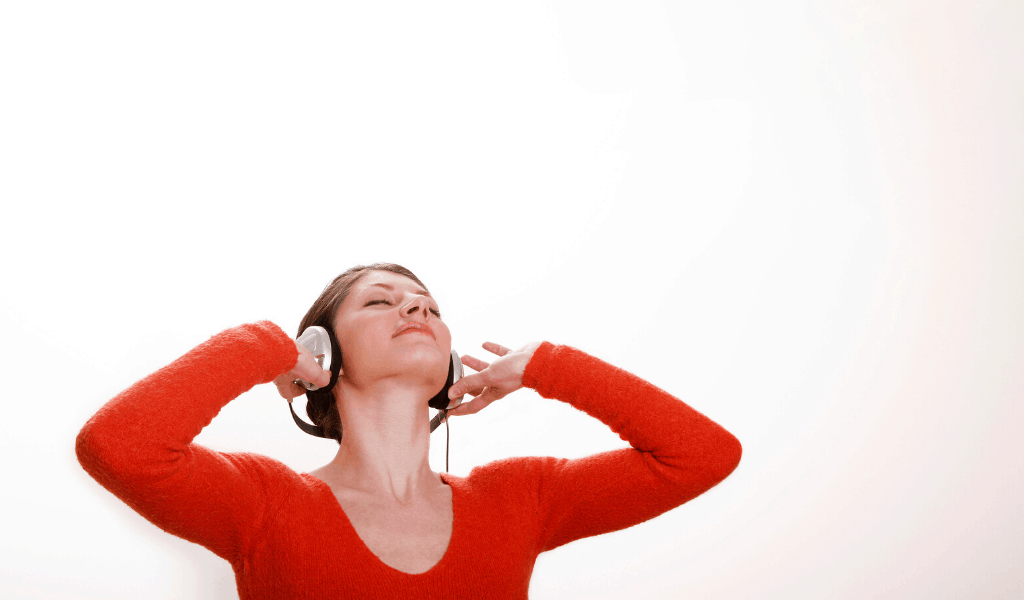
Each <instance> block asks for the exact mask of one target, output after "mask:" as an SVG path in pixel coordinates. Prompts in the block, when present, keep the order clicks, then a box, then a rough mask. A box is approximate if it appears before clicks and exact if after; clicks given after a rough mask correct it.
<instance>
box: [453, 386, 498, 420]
mask: <svg viewBox="0 0 1024 600" xmlns="http://www.w3.org/2000/svg"><path fill="white" fill-rule="evenodd" d="M496 399H497V398H495V397H494V396H493V395H491V394H489V393H487V390H484V392H482V393H481V394H480V395H479V396H477V397H476V398H473V399H472V400H470V401H469V402H463V403H462V404H460V405H459V406H458V407H457V408H453V409H452V410H450V411H448V416H451V417H461V416H464V415H473V414H476V413H478V412H480V411H481V410H483V409H485V408H487V405H489V404H490V403H491V402H494V401H495V400H496Z"/></svg>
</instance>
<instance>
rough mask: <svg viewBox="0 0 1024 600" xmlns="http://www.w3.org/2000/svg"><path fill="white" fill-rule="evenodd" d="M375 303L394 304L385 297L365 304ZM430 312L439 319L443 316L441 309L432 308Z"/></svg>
mask: <svg viewBox="0 0 1024 600" xmlns="http://www.w3.org/2000/svg"><path fill="white" fill-rule="evenodd" d="M374 304H387V305H388V306H393V304H391V301H390V300H385V299H383V298H377V299H375V300H370V301H368V302H367V303H366V304H364V305H363V306H372V305H374ZM430 312H431V313H433V315H434V316H435V317H437V318H438V319H440V318H441V311H439V310H437V309H436V308H431V309H430Z"/></svg>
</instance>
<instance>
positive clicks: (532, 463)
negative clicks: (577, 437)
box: [463, 456, 567, 500]
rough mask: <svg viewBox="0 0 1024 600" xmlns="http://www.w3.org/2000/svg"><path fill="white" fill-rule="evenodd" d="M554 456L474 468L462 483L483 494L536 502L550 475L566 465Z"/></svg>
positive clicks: (505, 460) (511, 458) (531, 457)
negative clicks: (523, 497)
mask: <svg viewBox="0 0 1024 600" xmlns="http://www.w3.org/2000/svg"><path fill="white" fill-rule="evenodd" d="M566 460H567V459H564V458H554V457H551V456H514V457H510V458H503V459H500V460H495V461H492V462H489V463H487V464H485V465H481V466H478V467H473V469H472V470H471V471H470V472H469V475H468V476H466V477H465V478H464V479H463V483H464V484H465V485H466V486H468V487H470V488H472V489H474V490H476V491H479V492H482V493H499V494H501V495H504V496H508V495H515V496H519V497H522V496H528V497H529V498H531V499H534V500H535V499H536V498H537V494H538V491H539V490H540V488H541V486H542V485H543V482H544V478H545V476H546V475H547V474H549V473H551V472H553V471H554V470H555V469H557V468H558V465H559V464H561V463H562V462H564V461H566Z"/></svg>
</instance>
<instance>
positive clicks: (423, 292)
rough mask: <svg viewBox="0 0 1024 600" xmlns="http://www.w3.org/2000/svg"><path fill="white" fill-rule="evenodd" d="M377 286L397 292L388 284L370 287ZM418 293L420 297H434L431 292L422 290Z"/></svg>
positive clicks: (377, 284) (372, 284) (371, 285)
mask: <svg viewBox="0 0 1024 600" xmlns="http://www.w3.org/2000/svg"><path fill="white" fill-rule="evenodd" d="M375 285H376V286H379V287H382V288H386V289H389V290H391V291H395V288H394V286H391V285H388V284H386V283H371V284H370V285H369V286H368V287H373V286H375ZM416 293H417V294H419V295H420V296H427V297H430V298H433V296H431V295H430V292H428V291H427V290H420V291H418V292H416Z"/></svg>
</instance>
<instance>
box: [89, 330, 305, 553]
mask: <svg viewBox="0 0 1024 600" xmlns="http://www.w3.org/2000/svg"><path fill="white" fill-rule="evenodd" d="M297 361H298V351H297V350H296V348H295V343H294V342H293V341H292V340H291V338H290V337H288V335H287V334H286V333H285V332H284V331H282V330H281V329H280V328H279V327H277V326H276V325H274V324H273V323H270V322H269V321H261V322H259V323H255V324H249V325H242V326H240V327H236V328H233V329H229V330H227V331H224V332H222V333H220V334H217V335H216V336H214V337H212V338H211V339H209V340H207V341H206V342H204V343H203V344H201V345H199V346H197V347H196V348H194V349H192V350H191V351H189V352H188V353H187V354H185V355H184V356H182V357H181V358H179V359H177V360H175V361H174V362H173V363H171V364H170V365H168V366H166V367H164V368H162V369H160V370H159V371H157V372H155V373H153V374H152V375H149V376H147V377H145V378H143V379H142V380H140V381H138V382H137V383H135V384H134V385H132V386H131V387H129V388H128V389H127V390H125V391H123V392H121V393H120V394H118V395H117V396H116V397H114V399H112V400H111V401H109V402H108V403H107V404H106V405H104V406H103V407H102V408H101V409H100V410H99V412H97V413H96V414H95V415H94V416H93V417H92V418H91V419H89V421H88V422H87V423H86V424H85V427H83V428H82V431H81V432H80V433H79V435H78V439H77V442H76V446H75V450H76V452H77V454H78V460H79V462H80V463H81V464H82V467H84V468H85V470H86V471H87V472H88V473H89V474H90V475H91V476H92V477H93V478H94V479H96V481H97V482H99V483H100V485H102V486H103V487H105V488H107V489H108V490H109V491H110V492H112V493H113V494H114V495H115V496H117V497H118V498H120V499H121V500H123V501H124V502H125V503H126V504H128V505H129V506H130V507H131V508H132V509H134V510H135V511H136V512H138V513H139V514H141V515H142V516H143V517H145V518H146V519H148V520H149V521H151V522H153V523H154V524H155V525H157V526H158V527H160V528H162V529H164V530H165V531H167V532H169V533H172V534H174V535H177V536H179V537H182V538H185V539H187V540H190V541H193V542H196V543H199V544H202V545H203V546H206V547H207V548H209V549H210V550H212V551H213V552H215V553H216V554H218V555H219V556H221V557H223V558H225V559H227V560H229V561H234V560H235V559H236V558H237V557H238V555H239V553H240V552H244V550H245V548H246V547H247V546H248V544H249V541H250V536H251V535H252V532H253V531H255V529H254V528H255V527H257V526H258V523H259V522H260V519H261V516H262V515H263V514H264V513H265V512H266V510H267V506H266V504H267V500H266V498H267V489H268V486H270V485H272V483H271V482H269V481H268V473H267V463H270V462H271V461H269V459H264V460H262V461H261V460H259V459H260V458H263V457H257V456H255V455H247V454H228V453H220V452H214V451H212V450H209V449H207V448H205V447H203V446H201V445H199V444H194V443H192V440H193V438H195V436H196V435H198V434H199V432H200V430H202V428H203V427H205V426H206V425H208V424H209V423H210V421H211V420H212V419H213V418H214V417H215V416H216V415H217V413H218V412H219V411H220V409H221V408H222V407H223V406H224V405H225V404H227V403H228V402H230V401H231V400H232V399H234V398H236V397H237V396H239V395H240V394H242V393H243V392H245V391H247V390H248V389H250V388H252V387H253V386H254V385H256V384H259V383H265V382H269V381H272V380H273V379H274V378H275V377H277V376H278V375H279V374H281V373H284V372H286V371H287V370H288V369H290V368H291V367H293V366H294V365H295V363H296V362H297ZM281 467H282V468H283V465H282V466H281ZM270 479H272V478H270Z"/></svg>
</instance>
